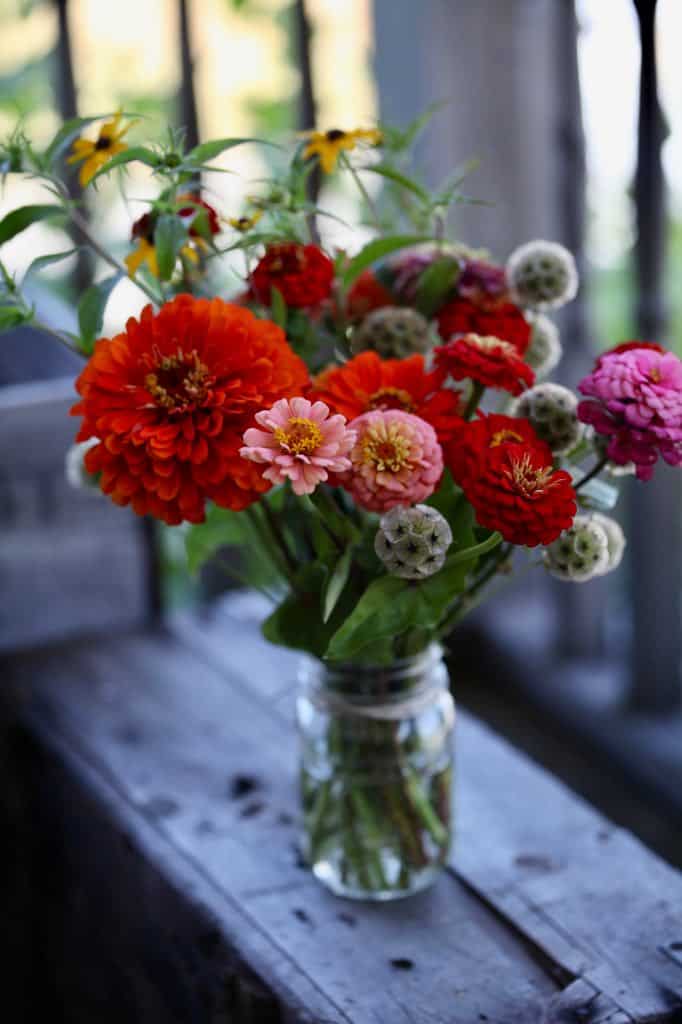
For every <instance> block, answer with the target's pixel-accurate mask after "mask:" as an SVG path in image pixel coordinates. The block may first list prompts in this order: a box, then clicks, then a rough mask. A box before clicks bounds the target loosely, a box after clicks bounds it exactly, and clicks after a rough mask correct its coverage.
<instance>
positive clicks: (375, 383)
mask: <svg viewBox="0 0 682 1024" xmlns="http://www.w3.org/2000/svg"><path fill="white" fill-rule="evenodd" d="M445 377H446V373H445V371H439V370H434V371H432V372H427V370H426V368H425V365H424V357H423V356H420V355H414V356H410V357H409V358H408V359H380V358H379V356H378V355H377V354H376V352H362V353H361V354H360V355H358V356H356V357H355V358H354V359H351V360H349V362H347V363H345V364H344V365H343V366H338V367H330V368H329V369H327V370H324V371H323V372H322V373H320V374H319V375H318V376H317V377H316V378H315V380H314V381H313V387H312V392H311V394H310V396H309V397H310V399H311V401H314V400H316V399H319V400H320V401H322V402H326V404H327V405H328V406H329V407H330V408H331V409H333V410H334V412H340V413H341V414H342V415H343V416H345V417H346V419H347V420H348V421H349V422H350V421H351V420H354V419H355V418H356V416H362V414H363V413H366V412H372V411H373V410H374V409H401V410H402V411H403V412H409V413H412V414H413V415H414V416H419V417H420V418H421V419H423V420H426V422H427V423H430V424H431V426H432V427H433V429H434V430H435V431H436V434H437V435H438V440H439V441H441V442H444V441H448V440H449V439H450V438H451V437H452V434H453V431H454V430H456V428H457V427H458V426H459V424H460V423H461V419H460V417H459V408H460V400H459V393H458V392H457V391H453V390H452V389H451V388H443V387H441V385H442V383H443V381H444V379H445Z"/></svg>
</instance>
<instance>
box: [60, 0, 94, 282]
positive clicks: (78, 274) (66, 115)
mask: <svg viewBox="0 0 682 1024" xmlns="http://www.w3.org/2000/svg"><path fill="white" fill-rule="evenodd" d="M54 5H55V8H56V11H57V46H56V51H55V58H56V60H55V75H54V91H55V96H56V99H57V109H58V111H59V115H60V117H61V119H62V120H63V121H69V120H70V119H71V118H72V117H77V116H78V92H77V89H76V78H75V75H74V70H73V53H72V49H71V34H70V31H69V11H68V7H69V4H68V0H54ZM63 174H64V179H65V181H66V184H67V187H68V189H69V195H70V196H71V198H72V199H81V200H82V198H83V192H82V189H81V187H80V185H79V184H78V170H77V168H75V167H70V166H69V165H68V164H67V163H66V162H64V166H63ZM81 212H82V214H83V216H85V217H87V213H88V211H87V208H85V206H84V205H83V207H82V209H81ZM69 235H70V237H71V238H72V239H73V242H74V244H78V242H79V240H80V238H79V235H78V232H77V230H76V229H75V228H72V229H70V230H69ZM92 272H93V260H92V257H91V255H90V253H89V252H88V250H87V249H85V248H84V247H83V246H80V247H79V249H78V254H77V257H76V265H75V267H74V269H73V271H72V274H71V275H70V277H71V281H72V283H73V287H74V290H75V292H76V294H80V293H81V292H82V291H84V290H85V289H86V288H87V286H88V285H89V284H90V281H91V280H92Z"/></svg>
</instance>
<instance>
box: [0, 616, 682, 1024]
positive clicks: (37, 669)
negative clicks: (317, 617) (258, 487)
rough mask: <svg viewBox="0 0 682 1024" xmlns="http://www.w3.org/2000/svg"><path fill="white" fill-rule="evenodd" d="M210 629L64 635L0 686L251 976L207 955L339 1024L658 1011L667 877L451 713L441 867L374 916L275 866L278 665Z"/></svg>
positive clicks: (678, 988)
mask: <svg viewBox="0 0 682 1024" xmlns="http://www.w3.org/2000/svg"><path fill="white" fill-rule="evenodd" d="M230 618H231V617H230V614H229V613H227V614H225V615H223V616H222V617H221V616H220V615H219V616H217V618H216V619H215V620H214V622H213V625H212V626H211V627H210V628H209V627H207V626H204V627H203V629H201V630H200V632H198V633H197V637H199V636H200V637H201V639H200V640H198V639H197V642H196V645H195V646H194V648H191V647H189V646H187V645H185V644H184V643H183V644H180V643H179V642H178V641H177V640H175V639H173V638H172V637H171V636H164V635H162V634H161V635H159V636H157V637H146V636H143V635H138V636H132V637H129V638H126V639H125V640H116V641H111V642H110V643H108V644H94V643H83V644H80V645H79V646H78V647H75V646H74V647H71V648H70V649H69V650H68V651H65V652H63V654H62V656H61V657H55V656H50V655H48V654H41V655H32V656H23V657H21V658H15V659H13V660H12V662H11V677H12V680H13V682H14V684H15V685H16V686H18V687H19V689H20V690H24V691H25V692H27V693H32V695H33V700H32V711H31V715H32V716H33V721H34V722H37V723H38V725H37V728H41V729H47V730H48V731H49V732H50V734H53V735H54V736H55V737H57V740H58V742H59V743H61V744H62V745H63V746H64V749H66V750H69V749H73V750H75V751H76V753H75V754H74V757H77V758H81V759H85V760H86V761H87V762H88V764H89V765H90V770H91V771H92V772H94V773H95V775H96V776H98V777H99V778H100V779H101V787H103V789H102V793H104V791H105V790H106V791H108V790H109V789H111V788H113V789H114V790H115V791H116V793H117V794H118V797H119V804H117V808H118V809H117V810H116V811H115V814H116V815H119V813H123V810H125V814H126V816H127V818H126V820H128V821H129V822H130V823H131V824H133V825H134V822H135V821H136V820H138V819H139V820H143V821H144V830H145V832H146V831H148V830H152V831H153V833H154V835H155V836H156V837H157V842H159V843H162V842H165V843H166V844H167V851H168V854H167V855H168V857H170V858H171V859H172V858H178V859H179V860H180V862H181V863H183V864H184V865H185V869H187V864H191V865H192V867H193V869H194V870H196V871H198V872H199V873H200V874H201V877H202V878H203V879H204V880H205V882H207V883H208V884H210V885H211V886H212V887H213V888H214V892H215V894H216V895H215V899H216V900H218V902H219V903H220V901H222V900H225V901H227V902H228V903H229V905H230V907H231V908H233V910H234V912H235V913H236V912H239V913H241V914H243V915H244V916H245V918H246V919H248V921H249V922H251V923H252V924H253V927H255V928H257V929H258V931H259V934H260V935H261V937H262V945H263V947H264V949H265V952H264V953H263V954H262V957H263V958H261V959H260V960H258V962H257V963H256V961H254V960H253V958H252V957H251V956H250V954H248V951H247V952H245V946H244V944H243V942H242V938H243V937H242V935H241V933H239V932H237V934H235V933H234V932H230V938H229V942H230V943H231V944H232V943H234V944H236V947H235V948H236V950H237V951H238V952H239V953H240V954H241V955H242V956H243V957H244V958H245V959H246V961H247V962H248V963H249V964H250V965H251V967H252V969H253V970H255V971H256V972H257V973H258V974H259V976H260V977H261V979H264V980H266V981H268V983H270V984H271V985H272V986H273V988H274V989H275V990H276V991H277V992H278V993H284V995H283V996H281V998H282V999H284V1001H285V1005H286V999H287V998H289V999H290V1000H292V1001H293V1002H294V1003H296V1002H298V1003H299V1004H303V1005H305V1004H306V1000H309V999H310V985H311V979H313V978H314V985H315V986H316V990H317V991H318V997H319V999H322V1000H323V1001H326V1009H325V1010H324V1012H322V1011H321V1010H320V1011H318V1013H319V1019H326V1020H332V1021H346V1022H349V1021H350V1022H358V1024H360V1022H365V1021H382V1022H383V1021H385V1020H389V1019H390V1020H392V1021H393V1020H396V1021H403V1020H404V1021H418V1022H420V1024H421V1022H423V1024H427V1022H428V1024H436V1022H443V1024H445V1022H448V1024H452V1022H454V1024H458V1022H460V1021H461V1022H462V1024H471V1022H475V1021H477V1020H479V1019H486V1018H487V1019H488V1020H490V1021H493V1020H495V1021H499V1022H501V1024H506V1022H511V1021H516V1020H519V1021H525V1020H529V1021H534V1020H537V1021H547V1022H554V1021H570V1020H575V1021H578V1020H583V1021H585V1020H587V1021H593V1022H595V1024H596V1022H597V1021H599V1022H604V1024H605V1022H606V1021H609V1022H610V1024H623V1022H625V1021H628V1020H629V1021H639V1020H641V1021H644V1020H648V1019H659V1018H660V1019H661V1020H666V1019H667V1020H672V1019H673V1016H672V1014H673V1013H674V1012H677V1010H678V1009H679V1008H682V967H681V965H680V963H679V962H678V961H677V959H676V958H675V956H674V955H671V954H670V950H671V949H672V948H673V947H674V945H675V943H676V942H679V941H680V940H681V939H682V934H680V930H681V929H680V924H681V923H680V919H679V906H680V904H682V898H681V897H682V883H681V882H680V879H679V876H678V875H677V874H676V873H675V872H673V871H672V870H671V869H670V868H668V867H666V866H665V865H664V864H663V863H662V862H660V861H658V860H657V859H656V858H655V857H653V856H652V855H650V854H648V853H647V851H645V850H644V848H643V847H641V845H640V844H639V843H637V842H636V841H635V840H633V839H632V838H631V837H629V836H628V835H627V834H625V833H622V832H620V831H619V830H616V829H614V828H613V827H612V826H610V825H609V823H608V822H606V821H605V819H603V818H601V817H600V816H598V815H596V814H595V813H594V812H593V811H592V810H591V809H590V808H589V807H588V806H587V805H585V804H584V803H582V802H581V801H579V800H577V799H575V798H574V797H573V796H572V794H570V793H569V792H568V791H567V790H566V789H565V788H564V787H562V786H561V785H560V784H558V783H557V782H556V781H555V780H553V779H551V778H550V777H549V776H547V775H545V773H543V772H542V771H541V770H540V769H539V768H537V767H536V766H534V765H533V764H532V763H531V762H530V761H528V760H527V759H526V758H523V757H521V756H519V755H518V754H517V753H515V752H514V751H513V750H511V749H510V748H509V747H508V746H507V745H506V744H504V743H502V742H501V741H499V740H498V739H497V738H496V737H494V736H493V735H492V734H491V733H490V732H489V731H488V730H487V729H485V728H484V727H482V726H481V725H480V724H478V723H476V722H475V721H473V720H471V719H470V718H468V717H467V716H466V715H462V716H461V721H460V725H459V744H458V746H459V773H460V778H459V786H458V797H459V801H458V802H459V811H458V822H459V835H458V840H457V846H456V850H455V857H454V862H453V863H454V873H453V874H452V875H451V876H450V877H448V876H445V877H444V878H443V879H442V880H441V881H440V882H439V884H438V885H437V886H436V887H435V889H434V890H433V891H431V892H430V893H426V894H423V895H422V896H420V897H418V898H416V899H414V900H413V901H410V902H407V903H404V904H398V905H395V906H392V907H372V906H364V905H363V906H357V905H349V904H344V903H341V902H339V901H338V900H336V899H334V898H333V897H331V896H329V895H328V894H327V893H326V892H324V891H323V890H322V889H320V888H319V887H318V886H317V885H316V884H315V883H314V882H313V880H312V879H311V878H310V877H309V875H308V874H307V873H306V872H305V871H303V870H301V867H300V863H299V861H298V857H297V853H296V848H295V836H296V827H297V810H296V797H295V780H294V772H295V763H294V759H295V749H294V738H293V736H292V734H291V730H290V727H289V725H288V719H289V716H288V713H287V712H286V710H285V707H284V705H285V704H286V703H287V702H285V701H283V700H281V699H279V700H278V699H277V697H278V695H281V693H282V692H283V691H284V689H285V688H286V686H287V685H288V682H289V681H290V680H291V675H292V666H293V662H292V660H291V659H290V658H287V657H286V656H284V657H283V656H282V652H279V651H277V650H274V649H268V648H267V647H265V646H264V645H262V644H260V643H259V642H258V641H257V640H256V623H255V621H253V619H252V620H251V622H249V616H248V614H246V613H245V610H244V607H243V606H242V609H241V612H239V613H238V614H236V615H233V616H232V621H230ZM186 635H187V634H186ZM209 644H210V645H211V650H210V655H209V656H208V658H207V657H206V652H207V650H208V649H209ZM237 650H238V651H239V652H240V657H239V658H236V657H235V658H233V652H235V651H237ZM249 653H250V656H244V655H249ZM235 665H238V666H239V667H238V668H235ZM264 678H267V683H266V684H265V685H264V684H263V679H264ZM273 678H276V679H277V681H278V684H281V689H280V685H278V686H273V682H272V680H273ZM41 680H42V681H41ZM88 785H89V783H88ZM102 799H104V796H102ZM110 813H114V812H113V811H110ZM676 907H677V912H676ZM268 944H270V945H271V947H272V950H273V955H272V959H271V960H270V959H269V957H268V953H267V950H268V948H269V945H268ZM247 945H248V943H247ZM283 954H285V955H284V959H283ZM578 978H579V979H580V984H579V985H578V986H577V987H575V986H573V985H572V984H571V983H572V982H574V980H575V979H578ZM566 986H569V987H568V988H566V991H565V992H564V993H563V995H561V996H559V990H560V989H562V988H565V987H566ZM425 992H428V997H427V998H425ZM287 993H288V994H289V995H287ZM673 1008H674V1009H673Z"/></svg>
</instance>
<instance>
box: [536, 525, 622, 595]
mask: <svg viewBox="0 0 682 1024" xmlns="http://www.w3.org/2000/svg"><path fill="white" fill-rule="evenodd" d="M609 557H610V556H609V538H608V534H607V532H606V530H605V529H604V527H603V526H602V525H601V524H600V523H599V522H598V520H597V516H596V515H591V516H582V515H578V516H576V517H575V519H574V520H573V526H571V527H570V528H569V529H568V530H564V532H563V533H562V534H561V535H560V536H559V537H557V539H556V540H555V541H553V543H552V544H550V545H549V546H548V547H546V548H545V552H544V555H543V561H544V564H545V568H546V569H547V571H548V572H549V573H550V575H551V576H554V577H555V578H556V579H558V580H564V581H565V582H571V583H586V582H587V581H588V580H591V579H592V578H593V577H594V576H602V575H603V574H604V573H605V572H608V571H609Z"/></svg>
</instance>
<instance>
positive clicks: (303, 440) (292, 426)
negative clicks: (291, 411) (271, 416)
mask: <svg viewBox="0 0 682 1024" xmlns="http://www.w3.org/2000/svg"><path fill="white" fill-rule="evenodd" d="M273 436H274V438H275V441H277V444H281V445H282V447H283V448H286V449H287V451H289V452H290V453H291V454H292V455H312V453H313V452H314V451H315V449H316V448H317V447H318V446H319V445H320V444H322V440H323V438H322V431H321V430H320V428H319V427H318V425H317V423H314V422H313V421H312V420H309V419H306V418H305V416H292V417H291V419H290V420H289V422H288V423H287V425H286V427H277V430H275V432H274V434H273Z"/></svg>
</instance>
